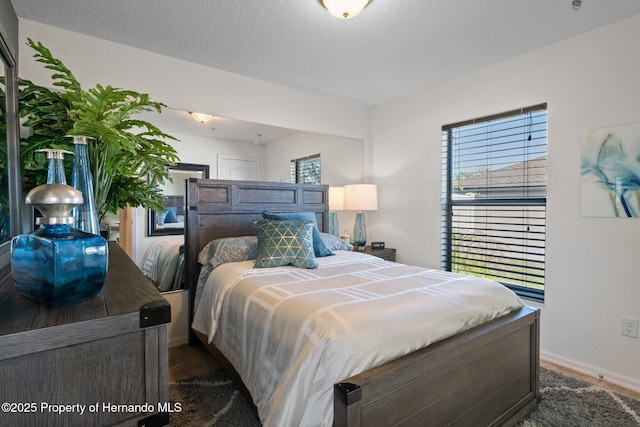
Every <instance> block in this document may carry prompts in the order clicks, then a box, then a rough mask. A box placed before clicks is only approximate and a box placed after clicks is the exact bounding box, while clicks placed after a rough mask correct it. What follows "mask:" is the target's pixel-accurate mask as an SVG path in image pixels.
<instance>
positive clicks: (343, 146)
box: [264, 132, 364, 186]
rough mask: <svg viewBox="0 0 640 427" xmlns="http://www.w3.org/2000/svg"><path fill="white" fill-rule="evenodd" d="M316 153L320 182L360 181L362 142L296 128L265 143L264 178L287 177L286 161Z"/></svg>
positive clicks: (347, 182)
mask: <svg viewBox="0 0 640 427" xmlns="http://www.w3.org/2000/svg"><path fill="white" fill-rule="evenodd" d="M314 154H320V159H321V162H322V171H321V177H322V183H323V184H327V185H332V186H342V185H345V184H353V183H362V178H363V176H364V142H363V141H361V140H357V139H352V138H342V137H336V136H331V135H322V134H317V133H306V132H298V133H295V134H292V135H289V136H287V137H284V138H282V139H280V140H279V141H274V142H272V143H270V144H268V145H267V146H266V153H265V167H264V170H265V179H266V180H267V181H281V178H282V177H284V178H285V180H287V181H288V180H289V174H290V172H289V162H290V161H291V160H292V159H298V158H302V157H306V156H311V155H314Z"/></svg>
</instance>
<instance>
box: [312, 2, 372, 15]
mask: <svg viewBox="0 0 640 427" xmlns="http://www.w3.org/2000/svg"><path fill="white" fill-rule="evenodd" d="M367 4H369V0H322V5H323V6H324V7H326V8H327V10H328V11H329V13H331V14H332V15H333V16H335V17H336V18H340V19H349V18H353V17H354V16H356V15H357V14H359V13H360V12H362V9H364V8H365V6H367Z"/></svg>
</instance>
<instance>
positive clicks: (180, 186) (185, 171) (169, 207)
mask: <svg viewBox="0 0 640 427" xmlns="http://www.w3.org/2000/svg"><path fill="white" fill-rule="evenodd" d="M169 173H170V174H171V179H172V181H169V182H164V183H163V185H162V186H161V189H162V194H164V198H165V203H164V207H165V209H166V210H165V211H164V212H155V211H153V210H151V209H148V211H149V218H148V222H149V231H148V232H149V236H166V235H172V234H173V235H181V234H184V215H185V205H184V192H185V180H187V179H189V178H209V165H198V164H194V163H178V164H176V165H175V166H171V167H169Z"/></svg>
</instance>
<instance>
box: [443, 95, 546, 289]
mask: <svg viewBox="0 0 640 427" xmlns="http://www.w3.org/2000/svg"><path fill="white" fill-rule="evenodd" d="M442 146H443V149H442V152H443V168H442V169H443V180H442V183H443V190H442V247H441V253H442V260H441V264H442V265H441V266H442V268H443V269H444V270H448V271H453V272H456V273H462V274H469V275H473V276H480V277H486V278H488V279H492V280H495V281H498V282H500V283H502V284H504V285H506V286H508V287H509V288H511V289H513V290H514V291H515V292H516V293H517V294H519V295H520V296H523V297H527V298H530V299H535V300H539V301H542V300H543V299H544V271H545V221H546V203H547V197H546V194H547V172H546V160H547V105H546V104H541V105H536V106H533V107H529V108H523V109H520V110H517V111H511V112H508V113H504V114H498V115H495V116H491V117H484V118H480V119H474V120H471V121H467V122H463V123H456V124H452V125H447V126H443V128H442Z"/></svg>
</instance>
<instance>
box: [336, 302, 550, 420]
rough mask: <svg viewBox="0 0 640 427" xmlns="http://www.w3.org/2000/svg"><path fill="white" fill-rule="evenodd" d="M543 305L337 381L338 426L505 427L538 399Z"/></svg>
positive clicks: (523, 414) (526, 412) (533, 405)
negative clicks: (454, 426) (539, 308)
mask: <svg viewBox="0 0 640 427" xmlns="http://www.w3.org/2000/svg"><path fill="white" fill-rule="evenodd" d="M539 325H540V314H539V310H538V309H535V308H529V307H525V308H523V309H521V310H519V311H516V312H514V313H510V314H508V315H506V316H503V317H500V318H498V319H495V320H493V321H491V322H488V323H486V324H484V325H480V326H478V327H476V328H473V329H471V330H469V331H466V332H464V333H462V334H459V335H456V336H454V337H451V338H449V339H447V340H444V341H441V342H439V343H436V344H432V345H431V346H429V347H426V348H424V349H422V350H419V351H416V352H413V353H410V354H408V355H406V356H404V357H402V358H400V359H396V360H393V361H391V362H388V363H386V364H384V365H381V366H379V367H377V368H373V369H370V370H368V371H365V372H363V373H361V374H359V375H356V376H353V377H351V378H347V379H345V380H344V381H342V382H340V383H339V384H336V385H335V386H334V426H338V427H342V426H349V427H352V426H390V425H402V426H412V425H415V426H424V425H429V426H448V425H456V426H473V427H477V426H494V425H495V426H502V425H507V426H508V425H512V424H514V423H515V422H517V421H519V420H521V419H523V418H524V417H525V416H526V415H527V414H528V413H529V412H531V411H532V410H533V409H535V407H536V406H537V404H538V400H539V397H540V394H539V385H538V378H539V376H538V374H539V367H540V364H539V328H540V326H539Z"/></svg>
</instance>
